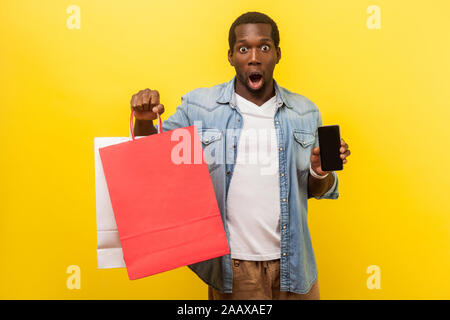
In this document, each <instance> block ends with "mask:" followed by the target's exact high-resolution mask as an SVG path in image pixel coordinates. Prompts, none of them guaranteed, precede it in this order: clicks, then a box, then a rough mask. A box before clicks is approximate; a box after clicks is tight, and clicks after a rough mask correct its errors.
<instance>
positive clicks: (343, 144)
mask: <svg viewBox="0 0 450 320" xmlns="http://www.w3.org/2000/svg"><path fill="white" fill-rule="evenodd" d="M341 146H345V141H344V139H342V138H341Z"/></svg>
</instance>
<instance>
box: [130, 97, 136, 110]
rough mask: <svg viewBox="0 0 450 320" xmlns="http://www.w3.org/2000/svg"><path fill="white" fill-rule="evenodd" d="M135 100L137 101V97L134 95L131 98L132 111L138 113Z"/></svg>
mask: <svg viewBox="0 0 450 320" xmlns="http://www.w3.org/2000/svg"><path fill="white" fill-rule="evenodd" d="M135 100H136V95H135V94H133V96H132V97H131V101H130V106H131V109H132V110H134V111H136V110H135V108H136V105H135Z"/></svg>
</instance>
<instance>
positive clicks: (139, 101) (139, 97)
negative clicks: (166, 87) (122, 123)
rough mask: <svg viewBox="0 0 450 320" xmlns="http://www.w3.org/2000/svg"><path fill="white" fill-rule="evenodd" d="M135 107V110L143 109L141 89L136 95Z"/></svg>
mask: <svg viewBox="0 0 450 320" xmlns="http://www.w3.org/2000/svg"><path fill="white" fill-rule="evenodd" d="M135 108H136V110H137V111H144V109H143V107H142V90H141V91H139V92H138V94H137V95H136V100H135Z"/></svg>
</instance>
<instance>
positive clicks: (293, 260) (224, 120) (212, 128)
mask: <svg viewBox="0 0 450 320" xmlns="http://www.w3.org/2000/svg"><path fill="white" fill-rule="evenodd" d="M235 80H236V76H234V77H233V79H232V80H230V81H229V82H227V83H222V84H219V85H215V86H213V87H210V88H198V89H195V90H193V91H191V92H188V93H187V94H185V95H184V96H182V98H181V100H182V103H181V105H180V106H178V108H177V110H176V112H175V113H174V114H173V115H172V116H170V117H169V118H168V119H167V120H165V121H164V122H163V130H164V131H169V130H174V129H177V128H182V127H188V126H192V125H196V127H197V129H198V132H199V136H200V140H201V141H202V147H203V152H204V154H205V160H206V161H207V163H208V169H209V173H210V176H211V180H212V184H213V187H214V191H215V195H216V198H217V203H218V206H219V209H220V213H221V217H222V220H223V224H224V228H225V233H226V235H227V238H228V241H229V230H228V226H227V219H226V198H227V194H228V188H229V186H230V181H231V179H232V177H233V169H234V163H235V161H236V153H237V146H238V141H239V136H240V131H241V129H242V121H243V120H242V115H241V113H240V110H239V108H238V107H237V106H236V101H235V95H234V94H233V92H234V83H235ZM274 86H275V91H276V95H277V98H276V103H277V107H278V109H277V111H276V113H275V117H274V125H275V130H276V134H277V143H278V150H279V151H278V153H279V179H280V208H281V214H280V232H281V248H280V250H281V252H280V254H281V259H280V260H281V261H280V291H290V292H294V293H300V294H303V293H307V292H308V291H309V290H310V288H311V286H312V285H313V284H314V283H315V281H316V279H317V267H316V260H315V257H314V251H313V248H312V244H311V237H310V234H309V229H308V224H307V215H308V201H307V200H308V190H307V188H308V176H309V164H310V156H311V150H312V148H313V147H316V146H318V135H317V128H318V127H319V126H321V125H322V118H321V115H320V111H319V109H318V108H317V107H316V106H315V105H314V103H312V102H311V101H310V100H308V99H307V98H306V97H304V96H302V95H299V94H296V93H293V92H290V91H289V90H287V89H285V88H283V87H280V86H279V85H278V83H277V82H276V81H275V80H274ZM332 174H333V175H334V177H335V182H334V184H333V186H332V187H331V188H330V190H328V191H327V192H326V193H325V194H323V195H322V196H320V197H315V198H316V199H336V198H338V196H339V191H338V177H337V174H336V172H333V173H332ZM249 205H251V204H249ZM231 262H232V260H231V255H225V256H222V257H217V258H214V259H210V260H207V261H203V262H199V263H196V264H192V265H189V268H190V269H191V270H192V271H194V272H195V273H196V274H197V275H198V276H199V277H200V278H201V279H202V280H203V281H204V282H205V283H207V284H208V285H210V286H212V287H213V288H214V289H216V290H218V291H220V292H222V293H231V292H232V289H233V288H232V285H233V273H232V272H233V270H232V265H231Z"/></svg>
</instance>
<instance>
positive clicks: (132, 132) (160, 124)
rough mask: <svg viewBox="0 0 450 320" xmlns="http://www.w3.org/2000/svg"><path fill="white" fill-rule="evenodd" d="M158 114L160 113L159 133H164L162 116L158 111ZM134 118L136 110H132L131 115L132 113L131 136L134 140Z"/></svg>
mask: <svg viewBox="0 0 450 320" xmlns="http://www.w3.org/2000/svg"><path fill="white" fill-rule="evenodd" d="M157 115H158V133H162V132H163V128H162V120H161V117H160V115H159V113H157ZM133 118H134V110H131V115H130V136H131V138H132V139H133V140H134V126H133Z"/></svg>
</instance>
